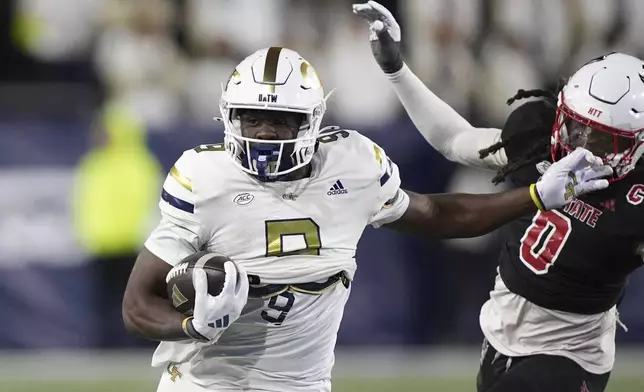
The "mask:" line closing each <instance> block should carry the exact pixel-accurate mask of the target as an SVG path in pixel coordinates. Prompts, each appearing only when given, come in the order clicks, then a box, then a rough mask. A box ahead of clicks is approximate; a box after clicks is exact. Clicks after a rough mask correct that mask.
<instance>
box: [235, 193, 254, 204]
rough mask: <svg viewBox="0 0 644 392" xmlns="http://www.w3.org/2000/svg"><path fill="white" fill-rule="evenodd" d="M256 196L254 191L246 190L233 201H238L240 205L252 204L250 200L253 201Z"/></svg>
mask: <svg viewBox="0 0 644 392" xmlns="http://www.w3.org/2000/svg"><path fill="white" fill-rule="evenodd" d="M254 198H255V196H253V194H252V193H248V192H244V193H240V194H239V195H237V196H235V198H234V199H233V202H235V203H237V204H238V205H240V206H245V205H247V204H250V202H251V201H253V199H254Z"/></svg>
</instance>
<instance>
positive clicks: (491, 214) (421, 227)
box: [392, 188, 537, 239]
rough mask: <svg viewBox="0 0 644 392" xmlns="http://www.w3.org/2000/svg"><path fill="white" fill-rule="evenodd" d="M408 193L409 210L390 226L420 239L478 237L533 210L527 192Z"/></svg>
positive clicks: (533, 204)
mask: <svg viewBox="0 0 644 392" xmlns="http://www.w3.org/2000/svg"><path fill="white" fill-rule="evenodd" d="M408 193H409V196H410V198H411V201H410V207H409V209H408V211H407V212H405V215H403V217H402V218H401V219H399V220H398V221H396V222H394V223H393V224H392V226H393V228H395V229H398V230H402V231H405V232H408V233H412V234H416V235H419V236H422V237H430V238H439V239H446V238H467V237H478V236H481V235H483V234H487V233H489V232H491V231H493V230H495V229H497V228H499V227H500V226H503V225H504V224H506V223H509V222H511V221H513V220H514V219H517V218H519V217H521V216H524V215H527V214H531V213H533V212H534V211H536V210H537V207H536V205H535V203H534V202H533V201H532V198H531V196H530V191H529V188H520V189H516V190H511V191H508V192H503V193H497V194H490V195H470V194H444V195H419V194H414V193H411V192H408Z"/></svg>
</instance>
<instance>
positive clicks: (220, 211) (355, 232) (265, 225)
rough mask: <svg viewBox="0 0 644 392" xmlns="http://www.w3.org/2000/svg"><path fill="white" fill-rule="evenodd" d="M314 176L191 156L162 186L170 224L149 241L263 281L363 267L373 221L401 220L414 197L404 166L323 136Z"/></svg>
mask: <svg viewBox="0 0 644 392" xmlns="http://www.w3.org/2000/svg"><path fill="white" fill-rule="evenodd" d="M319 142H320V143H319V148H318V151H317V152H316V153H315V158H314V159H313V161H312V162H311V163H312V173H311V175H310V177H308V178H304V179H301V180H297V181H284V182H261V181H258V180H257V179H255V178H254V177H252V176H250V175H248V174H245V173H243V172H242V171H241V170H239V169H238V168H237V167H236V166H235V165H234V164H233V162H232V161H231V160H230V158H229V157H228V155H227V154H226V152H225V151H224V147H223V145H219V144H215V145H203V146H200V147H197V148H195V149H192V150H188V151H186V152H184V153H183V155H182V156H181V157H180V158H179V160H178V161H177V162H176V164H175V165H174V167H173V168H172V170H171V171H170V173H169V174H168V177H167V179H166V181H165V183H164V185H163V191H162V197H161V201H160V202H159V207H160V208H161V215H162V221H161V224H160V225H159V226H158V227H157V229H156V230H155V231H154V232H153V233H152V234H151V236H150V238H149V239H148V240H147V242H146V243H145V246H146V248H148V249H149V250H150V251H151V252H152V253H154V254H155V255H156V256H158V257H159V258H161V259H162V260H164V261H166V262H167V263H169V264H171V265H175V264H177V263H178V262H179V261H181V260H182V259H183V258H185V257H187V256H189V255H191V254H192V253H195V252H197V251H199V250H201V249H204V250H209V251H213V252H218V253H221V254H224V255H226V256H228V257H230V258H231V259H232V260H234V261H235V262H238V263H240V264H241V265H243V266H244V267H245V268H246V270H247V271H248V273H249V274H254V275H258V276H259V277H260V279H261V283H287V284H292V283H307V282H314V281H317V280H321V279H326V278H328V277H330V276H332V275H334V274H336V273H338V272H340V271H346V273H347V276H348V277H349V279H352V277H353V274H354V272H355V270H356V263H355V259H354V256H355V252H356V246H357V244H358V240H359V239H360V237H361V235H362V232H363V231H364V229H365V227H366V226H367V225H368V224H371V225H373V226H375V227H378V226H380V225H382V224H385V223H390V222H392V221H394V220H396V219H398V218H399V217H400V216H401V215H402V214H403V213H404V212H405V210H406V209H407V206H408V204H409V198H408V196H407V195H406V194H405V193H404V192H402V191H400V189H399V188H400V176H399V173H398V168H397V166H396V165H395V164H394V163H393V162H391V160H390V159H389V158H388V157H387V156H386V155H385V152H384V151H383V150H382V148H380V147H379V146H378V145H376V144H375V143H373V142H372V141H371V140H369V139H368V138H367V137H365V136H362V135H361V134H359V133H358V132H356V131H348V130H343V129H338V128H331V132H325V133H322V134H321V136H320V138H319Z"/></svg>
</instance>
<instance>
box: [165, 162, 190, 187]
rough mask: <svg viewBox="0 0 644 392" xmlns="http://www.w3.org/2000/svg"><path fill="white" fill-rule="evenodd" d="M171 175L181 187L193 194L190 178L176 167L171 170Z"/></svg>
mask: <svg viewBox="0 0 644 392" xmlns="http://www.w3.org/2000/svg"><path fill="white" fill-rule="evenodd" d="M170 175H171V176H172V177H173V178H174V179H175V180H176V181H177V182H178V183H179V185H181V186H182V187H183V188H185V189H186V190H188V191H190V192H192V181H191V180H190V179H189V178H188V177H186V176H184V175H183V174H181V172H180V171H179V169H177V167H176V166H172V169H170Z"/></svg>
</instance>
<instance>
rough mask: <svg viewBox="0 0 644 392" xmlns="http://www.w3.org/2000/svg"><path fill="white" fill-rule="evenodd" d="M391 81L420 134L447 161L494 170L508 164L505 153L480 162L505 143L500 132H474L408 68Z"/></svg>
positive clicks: (405, 66) (495, 130) (487, 130)
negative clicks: (484, 154)
mask: <svg viewBox="0 0 644 392" xmlns="http://www.w3.org/2000/svg"><path fill="white" fill-rule="evenodd" d="M387 77H388V78H389V79H390V80H391V82H392V84H393V87H394V90H395V91H396V94H397V95H398V98H399V99H400V102H401V103H402V105H403V106H404V108H405V110H406V111H407V114H409V117H410V118H411V120H412V121H413V122H414V125H415V126H416V128H417V129H418V131H419V132H420V133H421V134H422V135H423V137H424V138H425V140H427V142H428V143H429V144H431V146H432V147H434V148H435V149H436V150H437V151H438V152H440V153H441V154H443V155H444V156H445V158H447V159H449V160H450V161H453V162H457V163H460V164H463V165H466V166H474V167H479V168H484V169H492V170H495V169H497V168H499V167H501V166H503V165H505V164H506V163H507V158H506V156H505V151H504V150H503V149H501V150H500V151H498V152H496V153H495V154H491V155H488V156H487V157H486V158H484V159H480V158H479V153H478V152H479V150H481V149H484V148H486V147H489V146H490V145H492V144H494V143H497V142H499V141H500V140H501V130H500V129H497V128H474V127H473V126H472V125H471V124H470V123H469V122H467V120H465V119H464V118H463V117H461V115H460V114H458V113H457V112H456V111H455V110H454V109H452V108H451V107H450V106H449V105H448V104H446V103H445V102H443V101H442V100H441V99H440V98H439V97H437V96H436V94H434V93H433V92H431V91H430V90H429V89H428V88H427V86H425V85H424V84H423V82H422V81H421V80H420V79H419V78H418V77H417V76H416V75H414V73H413V72H412V71H411V70H410V69H409V68H408V67H407V65H406V64H405V65H403V67H402V69H401V70H400V71H398V72H396V73H393V74H390V75H387Z"/></svg>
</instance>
